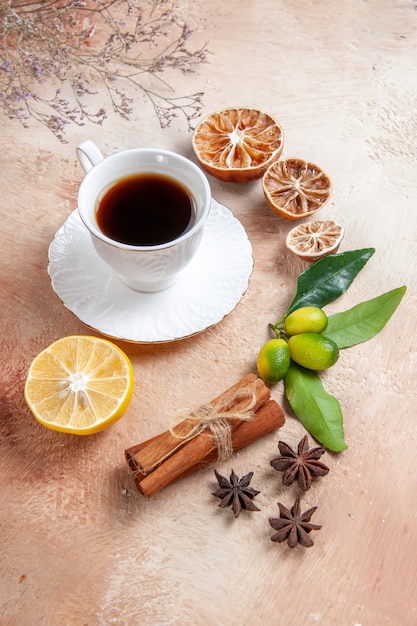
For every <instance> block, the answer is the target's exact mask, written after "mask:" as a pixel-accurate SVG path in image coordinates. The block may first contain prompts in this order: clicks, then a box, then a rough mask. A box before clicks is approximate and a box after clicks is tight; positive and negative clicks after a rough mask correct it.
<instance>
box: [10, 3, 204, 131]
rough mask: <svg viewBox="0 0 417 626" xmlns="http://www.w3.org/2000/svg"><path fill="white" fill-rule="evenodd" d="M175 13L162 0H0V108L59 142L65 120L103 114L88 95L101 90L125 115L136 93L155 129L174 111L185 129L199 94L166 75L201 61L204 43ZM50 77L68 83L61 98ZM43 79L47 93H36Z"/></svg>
mask: <svg viewBox="0 0 417 626" xmlns="http://www.w3.org/2000/svg"><path fill="white" fill-rule="evenodd" d="M177 11H178V8H177V7H176V5H174V4H173V3H170V2H169V1H168V0H147V1H143V2H140V1H139V0H109V1H105V0H102V1H97V0H47V1H46V2H37V1H35V0H9V1H6V0H0V110H2V111H3V113H4V114H5V115H6V116H7V117H9V118H10V119H14V120H18V121H19V122H21V123H22V125H23V126H24V127H26V126H27V125H28V121H29V118H33V119H35V120H36V121H37V122H40V123H41V124H43V125H45V126H46V127H47V128H48V129H49V130H50V131H52V133H53V134H54V135H55V136H56V137H57V138H58V139H59V140H60V141H64V130H65V127H66V125H67V124H70V123H75V124H78V125H83V124H84V123H85V121H89V122H92V123H96V124H102V123H103V121H104V120H105V119H106V117H107V114H106V110H105V101H104V102H103V105H102V106H100V107H99V109H98V110H95V108H94V109H93V108H92V107H93V105H92V100H91V96H93V95H96V94H97V93H98V92H99V91H100V87H104V89H105V91H104V93H105V94H107V100H108V102H109V103H110V104H111V107H112V109H113V111H115V113H116V114H118V115H120V116H121V117H123V118H125V119H129V118H130V116H131V115H132V114H133V113H134V112H137V110H138V108H139V106H140V105H139V104H137V102H138V99H137V97H135V94H137V93H138V92H139V93H140V94H142V95H143V96H144V101H145V103H146V102H148V103H150V105H151V106H152V107H153V109H154V111H155V113H156V115H157V118H158V120H159V123H160V125H161V127H167V126H169V125H170V124H171V123H172V121H173V120H174V119H175V118H177V117H179V116H180V115H181V116H182V117H183V118H184V120H185V122H186V124H187V126H188V128H189V129H192V128H193V123H194V119H195V118H196V117H197V116H198V115H199V113H200V112H201V109H202V96H203V93H202V92H201V91H196V92H191V93H188V94H186V95H178V94H175V91H174V89H173V87H172V86H171V78H172V73H173V72H181V73H183V74H189V73H191V72H193V71H194V69H195V67H196V66H197V65H198V64H200V63H205V62H206V60H207V47H206V45H203V46H201V47H200V48H198V49H192V48H191V46H190V43H189V41H190V37H191V35H192V31H191V30H190V28H189V27H188V25H187V24H186V23H185V22H184V21H183V20H182V19H181V17H180V15H179V14H178V13H177ZM56 81H58V82H60V83H62V86H64V84H65V85H67V86H68V87H69V89H68V90H67V91H66V92H65V93H66V97H64V96H63V95H62V94H61V89H60V88H58V89H56V88H55V86H56ZM47 82H48V83H52V85H53V86H54V95H52V96H46V95H45V88H44V87H42V89H43V91H41V85H42V84H43V83H47Z"/></svg>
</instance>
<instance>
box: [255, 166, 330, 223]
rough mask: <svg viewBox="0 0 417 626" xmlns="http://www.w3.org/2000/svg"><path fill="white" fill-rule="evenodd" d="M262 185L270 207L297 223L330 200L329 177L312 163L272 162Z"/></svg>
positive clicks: (281, 215)
mask: <svg viewBox="0 0 417 626" xmlns="http://www.w3.org/2000/svg"><path fill="white" fill-rule="evenodd" d="M262 186H263V190H264V194H265V198H266V201H267V202H268V204H269V206H270V208H271V209H272V210H273V211H274V212H275V213H277V215H279V216H280V217H283V218H284V219H287V220H299V219H303V218H304V217H308V216H309V215H312V214H313V213H315V212H316V211H318V210H319V209H321V208H322V207H323V206H324V205H325V204H326V202H327V200H328V199H329V198H330V194H331V192H332V183H331V180H330V178H329V177H328V176H327V174H325V173H324V172H323V170H321V169H320V168H319V167H318V166H317V165H314V163H309V162H308V161H303V160H302V159H285V160H280V161H275V163H272V164H271V165H270V166H269V167H268V169H267V171H266V172H265V174H264V177H263V180H262Z"/></svg>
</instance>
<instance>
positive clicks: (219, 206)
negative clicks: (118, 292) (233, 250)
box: [47, 198, 254, 345]
mask: <svg viewBox="0 0 417 626" xmlns="http://www.w3.org/2000/svg"><path fill="white" fill-rule="evenodd" d="M213 207H215V208H217V209H219V210H221V209H226V211H227V212H228V213H229V214H230V217H231V218H232V219H233V220H236V222H238V223H239V225H240V227H241V229H242V231H243V234H244V236H245V244H246V245H247V246H248V255H247V257H246V259H247V260H248V261H249V260H250V271H249V272H248V273H247V276H246V286H245V289H244V290H243V291H241V293H240V295H239V298H238V299H237V300H236V302H235V304H234V305H233V306H232V308H231V309H230V310H228V311H227V312H225V313H224V314H223V315H222V317H220V318H219V319H216V320H214V321H213V322H212V323H209V324H207V325H206V326H204V327H203V328H200V329H197V330H195V331H194V332H190V333H187V334H184V335H179V336H175V337H171V338H162V339H134V338H131V337H126V336H125V335H123V334H122V333H119V334H112V333H109V332H106V331H103V330H101V329H100V328H98V327H97V326H95V325H92V324H91V323H88V322H86V321H84V320H83V319H82V318H81V317H79V315H77V313H76V312H75V311H74V310H72V309H71V308H70V306H69V305H68V304H67V303H66V302H65V301H64V299H63V298H62V297H61V296H60V295H59V293H57V291H56V290H55V287H54V282H53V276H52V273H51V264H52V260H51V251H52V248H53V246H54V243H55V241H56V239H57V237H58V236H59V234H60V232H61V231H62V229H63V228H64V227H65V225H66V223H67V222H68V221H69V220H70V219H71V218H73V217H75V218H78V219H79V223H80V225H81V226H82V227H84V228H85V226H84V224H83V222H82V220H81V219H80V218H79V214H78V209H74V210H73V211H72V212H71V213H70V214H69V215H68V216H67V218H66V219H65V220H64V222H63V223H62V224H61V226H60V227H59V228H58V229H57V231H56V232H55V235H54V237H53V239H52V241H51V243H50V245H49V248H48V267H47V271H48V275H49V278H50V281H51V286H52V290H53V292H54V294H55V295H56V297H57V298H58V300H59V301H60V302H61V303H62V304H63V306H64V307H65V308H66V309H67V310H68V311H69V312H70V313H71V314H72V315H74V317H76V318H77V319H78V320H79V321H80V322H81V323H82V324H83V325H84V326H85V327H86V328H88V329H89V330H91V331H92V332H96V333H99V334H100V335H102V336H103V337H106V338H108V339H111V340H114V341H122V342H125V343H130V344H136V345H158V344H161V345H163V344H170V343H175V342H178V341H183V340H185V339H190V338H192V337H195V336H197V335H200V334H201V333H203V332H205V331H207V330H210V329H211V328H213V327H214V326H217V324H219V323H220V322H221V321H223V320H224V319H225V318H226V317H228V316H229V315H230V314H231V313H233V312H234V311H235V309H236V308H237V307H238V305H239V304H240V303H241V301H242V299H243V297H244V296H245V294H246V293H247V291H248V289H249V286H250V281H251V278H252V274H253V270H254V257H253V248H252V244H251V242H250V240H249V237H248V235H247V233H246V230H245V228H244V226H243V225H242V223H241V222H240V220H238V218H236V216H235V215H234V214H233V213H232V211H231V210H230V209H229V208H228V207H226V206H225V205H223V204H221V203H219V202H218V201H216V200H215V199H214V198H212V202H211V207H210V213H211V211H212V210H213ZM87 232H88V231H87ZM97 256H98V255H97ZM127 288H128V287H127ZM171 289H175V285H173V286H172V287H170V288H169V290H171ZM167 291H168V290H167ZM146 295H150V296H152V294H146Z"/></svg>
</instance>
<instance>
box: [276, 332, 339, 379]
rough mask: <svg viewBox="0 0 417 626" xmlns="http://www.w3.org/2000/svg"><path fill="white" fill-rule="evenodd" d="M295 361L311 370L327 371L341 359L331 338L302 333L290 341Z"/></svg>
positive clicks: (292, 356) (293, 336) (289, 344)
mask: <svg viewBox="0 0 417 626" xmlns="http://www.w3.org/2000/svg"><path fill="white" fill-rule="evenodd" d="M288 348H289V351H290V355H291V358H292V360H293V361H295V362H296V363H298V365H302V367H306V368H307V369H310V370H325V369H327V368H329V367H331V366H332V365H334V364H335V363H336V361H337V359H338V358H339V348H338V347H337V345H336V344H335V342H334V341H333V340H332V339H330V338H329V337H325V336H324V335H320V334H318V333H301V334H300V335H292V337H290V338H289V339H288Z"/></svg>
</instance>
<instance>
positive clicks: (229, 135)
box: [192, 108, 284, 183]
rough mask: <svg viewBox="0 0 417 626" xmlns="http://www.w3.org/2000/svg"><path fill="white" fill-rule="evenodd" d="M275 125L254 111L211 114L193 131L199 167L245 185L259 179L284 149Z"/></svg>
mask: <svg viewBox="0 0 417 626" xmlns="http://www.w3.org/2000/svg"><path fill="white" fill-rule="evenodd" d="M283 141H284V139H283V131H282V128H281V127H280V125H279V124H278V122H277V121H276V120H275V119H274V118H273V117H272V116H271V115H268V114H267V113H264V112H263V111H258V110H257V109H244V108H232V109H225V110H223V111H218V112H217V113H212V114H211V115H209V116H208V117H206V118H205V119H204V120H203V121H202V122H200V124H198V126H197V128H196V129H195V131H194V134H193V139H192V145H193V149H194V152H195V154H196V157H197V159H198V162H199V164H200V166H201V167H202V168H203V170H205V171H206V172H208V173H209V174H211V175H212V176H215V177H216V178H219V179H220V180H224V181H227V182H231V181H233V182H237V183H244V182H248V181H250V180H256V179H258V178H261V177H262V175H263V174H264V172H265V171H266V169H267V168H268V166H269V165H270V164H271V163H272V162H273V161H274V160H275V159H277V158H278V157H279V156H280V155H281V153H282V149H283Z"/></svg>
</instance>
